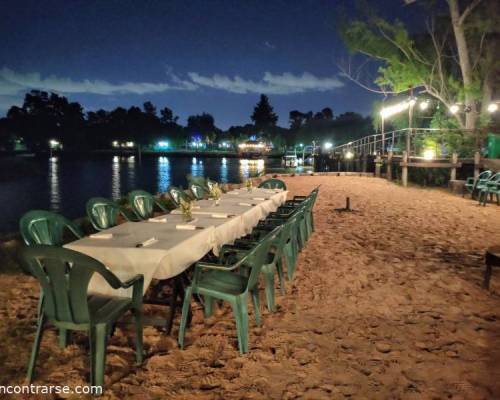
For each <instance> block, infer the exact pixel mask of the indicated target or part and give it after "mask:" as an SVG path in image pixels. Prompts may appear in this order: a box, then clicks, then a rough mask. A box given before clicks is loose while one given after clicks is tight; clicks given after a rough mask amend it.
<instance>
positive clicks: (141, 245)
mask: <svg viewBox="0 0 500 400" xmlns="http://www.w3.org/2000/svg"><path fill="white" fill-rule="evenodd" d="M157 242H158V239H156V238H154V237H152V238H149V239H147V240H145V241H144V242H142V243H139V244H138V245H137V246H136V247H146V246H151V245H152V244H155V243H157Z"/></svg>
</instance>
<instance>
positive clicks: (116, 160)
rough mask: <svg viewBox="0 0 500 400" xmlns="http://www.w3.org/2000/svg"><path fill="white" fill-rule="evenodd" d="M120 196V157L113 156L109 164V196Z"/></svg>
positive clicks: (117, 197)
mask: <svg viewBox="0 0 500 400" xmlns="http://www.w3.org/2000/svg"><path fill="white" fill-rule="evenodd" d="M120 196H121V182H120V157H118V156H114V157H113V163H112V164H111V198H112V199H113V200H118V199H119V198H120Z"/></svg>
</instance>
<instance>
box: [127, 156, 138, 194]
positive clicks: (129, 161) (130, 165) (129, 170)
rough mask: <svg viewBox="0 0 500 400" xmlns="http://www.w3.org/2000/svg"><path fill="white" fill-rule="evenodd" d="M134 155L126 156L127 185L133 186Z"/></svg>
mask: <svg viewBox="0 0 500 400" xmlns="http://www.w3.org/2000/svg"><path fill="white" fill-rule="evenodd" d="M135 170H136V165H135V156H130V157H127V187H128V188H135V187H136V185H135Z"/></svg>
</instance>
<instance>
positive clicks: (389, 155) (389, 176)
mask: <svg viewBox="0 0 500 400" xmlns="http://www.w3.org/2000/svg"><path fill="white" fill-rule="evenodd" d="M392 154H393V153H392V150H391V151H389V152H388V153H387V171H386V178H387V180H388V181H392Z"/></svg>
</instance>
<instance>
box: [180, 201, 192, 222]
mask: <svg viewBox="0 0 500 400" xmlns="http://www.w3.org/2000/svg"><path fill="white" fill-rule="evenodd" d="M180 209H181V212H182V219H183V220H184V221H186V222H190V221H192V220H193V203H192V202H191V201H186V200H184V199H181V201H180Z"/></svg>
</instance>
